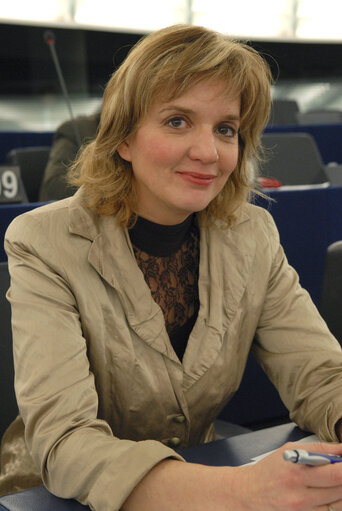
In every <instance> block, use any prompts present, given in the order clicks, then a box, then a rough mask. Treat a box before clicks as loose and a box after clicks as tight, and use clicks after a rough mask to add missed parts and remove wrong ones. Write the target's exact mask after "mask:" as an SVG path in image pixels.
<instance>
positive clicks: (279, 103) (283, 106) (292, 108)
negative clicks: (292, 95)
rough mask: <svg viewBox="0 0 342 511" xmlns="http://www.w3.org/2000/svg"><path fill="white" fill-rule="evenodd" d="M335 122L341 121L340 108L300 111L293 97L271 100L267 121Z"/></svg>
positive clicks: (287, 123) (286, 122)
mask: <svg viewBox="0 0 342 511" xmlns="http://www.w3.org/2000/svg"><path fill="white" fill-rule="evenodd" d="M335 123H337V124H340V123H342V111H340V110H334V109H328V108H316V109H312V110H309V111H307V112H301V111H300V109H299V106H298V103H297V101H295V100H293V99H274V100H273V104H272V111H271V116H270V123H269V124H270V125H271V126H284V125H296V124H300V125H307V124H311V125H312V124H335Z"/></svg>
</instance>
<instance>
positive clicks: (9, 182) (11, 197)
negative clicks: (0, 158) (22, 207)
mask: <svg viewBox="0 0 342 511" xmlns="http://www.w3.org/2000/svg"><path fill="white" fill-rule="evenodd" d="M22 187H23V185H22V182H21V177H20V170H19V167H16V166H12V165H0V204H4V203H6V202H21V201H22V198H23V197H22Z"/></svg>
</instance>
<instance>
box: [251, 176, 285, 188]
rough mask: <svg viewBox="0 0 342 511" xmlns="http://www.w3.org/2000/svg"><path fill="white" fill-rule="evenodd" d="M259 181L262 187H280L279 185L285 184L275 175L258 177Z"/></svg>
mask: <svg viewBox="0 0 342 511" xmlns="http://www.w3.org/2000/svg"><path fill="white" fill-rule="evenodd" d="M257 181H258V183H259V186H261V188H279V186H283V183H281V182H280V181H278V179H276V178H274V177H262V176H260V177H258V178H257Z"/></svg>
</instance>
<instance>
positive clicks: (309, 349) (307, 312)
mask: <svg viewBox="0 0 342 511" xmlns="http://www.w3.org/2000/svg"><path fill="white" fill-rule="evenodd" d="M265 215H266V221H267V224H268V238H269V248H270V251H271V252H272V267H271V269H270V273H269V281H268V287H267V292H266V295H265V299H264V305H263V310H262V314H261V316H260V320H259V324H258V329H257V334H256V341H255V343H254V348H253V350H254V353H255V355H256V357H257V359H258V360H259V362H260V364H261V365H262V367H263V368H264V370H265V371H266V373H267V374H268V376H269V378H270V379H271V381H272V382H273V383H274V385H275V386H276V387H277V389H278V391H279V393H280V396H281V398H282V400H283V401H284V403H285V405H286V406H287V408H288V409H289V411H290V417H291V419H292V420H294V421H295V422H296V423H297V424H298V425H299V427H301V428H302V429H304V430H308V431H313V432H315V433H316V434H317V435H318V436H319V437H320V438H322V440H326V441H337V440H338V438H337V436H336V433H335V425H336V423H337V421H338V420H339V419H340V418H342V352H341V347H340V345H339V343H338V341H337V340H336V339H335V338H334V337H333V335H332V334H331V333H330V332H329V330H328V328H327V325H326V323H325V322H324V320H323V319H322V318H321V316H320V315H319V313H318V311H317V309H316V307H315V305H314V304H313V302H312V301H311V298H310V296H309V294H308V293H307V291H306V290H304V289H303V288H302V287H301V286H300V284H299V280H298V275H297V273H296V272H295V270H294V269H293V268H292V267H291V266H290V265H289V264H288V262H287V260H286V257H285V254H284V252H283V249H282V247H281V245H280V242H279V235H278V231H277V229H276V226H275V224H274V222H273V219H272V217H271V215H270V214H269V213H267V212H266V211H265Z"/></svg>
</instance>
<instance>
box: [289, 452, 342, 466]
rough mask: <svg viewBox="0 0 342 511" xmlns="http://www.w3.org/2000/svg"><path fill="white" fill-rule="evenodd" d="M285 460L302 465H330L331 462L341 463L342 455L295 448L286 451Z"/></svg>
mask: <svg viewBox="0 0 342 511" xmlns="http://www.w3.org/2000/svg"><path fill="white" fill-rule="evenodd" d="M283 457H284V460H286V461H292V463H300V464H301V465H312V466H317V465H329V464H331V463H341V462H342V456H337V455H335V454H325V453H324V452H309V451H305V450H304V449H293V450H288V451H284V454H283Z"/></svg>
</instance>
